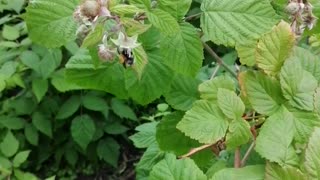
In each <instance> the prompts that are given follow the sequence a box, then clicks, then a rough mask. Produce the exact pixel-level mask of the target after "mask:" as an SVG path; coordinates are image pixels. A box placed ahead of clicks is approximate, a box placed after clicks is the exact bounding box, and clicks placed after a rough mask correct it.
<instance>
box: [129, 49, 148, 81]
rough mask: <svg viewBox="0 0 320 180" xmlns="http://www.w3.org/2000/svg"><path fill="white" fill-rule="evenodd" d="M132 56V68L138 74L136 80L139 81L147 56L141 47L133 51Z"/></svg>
mask: <svg viewBox="0 0 320 180" xmlns="http://www.w3.org/2000/svg"><path fill="white" fill-rule="evenodd" d="M133 56H134V59H135V62H134V65H133V66H132V68H133V69H134V71H135V72H136V73H137V74H138V78H139V79H140V78H141V76H142V74H143V71H144V68H145V67H146V65H147V63H148V56H147V54H146V52H145V51H144V49H143V47H142V46H138V47H136V48H134V49H133Z"/></svg>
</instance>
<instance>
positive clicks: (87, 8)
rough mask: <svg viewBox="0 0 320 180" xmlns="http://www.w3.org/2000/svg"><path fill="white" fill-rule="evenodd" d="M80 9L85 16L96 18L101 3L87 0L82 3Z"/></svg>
mask: <svg viewBox="0 0 320 180" xmlns="http://www.w3.org/2000/svg"><path fill="white" fill-rule="evenodd" d="M80 11H81V13H82V15H83V16H86V17H88V18H90V19H94V18H95V17H96V16H98V15H99V11H100V4H99V3H98V2H97V1H95V0H86V1H84V2H83V4H81V6H80Z"/></svg>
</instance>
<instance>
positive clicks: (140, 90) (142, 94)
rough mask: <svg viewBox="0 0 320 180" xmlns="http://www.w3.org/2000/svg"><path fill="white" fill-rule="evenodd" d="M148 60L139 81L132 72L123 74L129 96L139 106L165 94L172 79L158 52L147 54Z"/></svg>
mask: <svg viewBox="0 0 320 180" xmlns="http://www.w3.org/2000/svg"><path fill="white" fill-rule="evenodd" d="M148 60H149V63H148V64H147V66H146V68H145V70H144V72H143V74H142V76H141V79H140V80H139V79H138V77H137V76H136V75H135V74H134V72H133V71H127V72H126V74H125V76H126V81H125V83H126V88H127V90H128V93H129V96H130V97H131V98H132V99H133V100H135V101H136V102H138V103H139V104H141V105H146V104H149V103H150V102H152V101H154V100H155V99H157V98H159V97H160V96H161V95H162V94H164V93H165V92H167V91H168V90H169V88H170V85H171V82H172V79H173V78H174V74H173V72H172V70H170V68H169V67H168V66H166V65H165V64H164V63H163V60H162V56H161V54H160V53H159V51H156V52H155V51H153V52H150V53H148ZM112 76H114V75H112ZM117 83H119V82H117Z"/></svg>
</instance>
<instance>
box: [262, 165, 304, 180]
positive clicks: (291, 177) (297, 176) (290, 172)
mask: <svg viewBox="0 0 320 180" xmlns="http://www.w3.org/2000/svg"><path fill="white" fill-rule="evenodd" d="M265 179H266V180H278V179H281V180H306V176H305V175H304V174H303V173H302V172H301V171H300V170H299V169H297V168H294V167H291V166H283V167H281V166H279V165H277V164H275V163H270V162H268V163H267V166H266V175H265Z"/></svg>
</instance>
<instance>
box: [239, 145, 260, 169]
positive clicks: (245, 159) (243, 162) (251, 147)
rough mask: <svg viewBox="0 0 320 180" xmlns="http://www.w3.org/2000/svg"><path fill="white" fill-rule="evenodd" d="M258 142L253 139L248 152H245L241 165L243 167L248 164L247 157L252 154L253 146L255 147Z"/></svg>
mask: <svg viewBox="0 0 320 180" xmlns="http://www.w3.org/2000/svg"><path fill="white" fill-rule="evenodd" d="M255 145H256V142H255V141H253V142H252V143H251V145H250V147H249V148H248V150H247V152H246V153H245V154H244V156H243V158H242V160H241V167H243V166H244V165H245V164H246V161H247V159H248V158H249V155H250V154H251V152H252V150H253V148H254V147H255Z"/></svg>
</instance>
